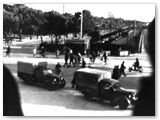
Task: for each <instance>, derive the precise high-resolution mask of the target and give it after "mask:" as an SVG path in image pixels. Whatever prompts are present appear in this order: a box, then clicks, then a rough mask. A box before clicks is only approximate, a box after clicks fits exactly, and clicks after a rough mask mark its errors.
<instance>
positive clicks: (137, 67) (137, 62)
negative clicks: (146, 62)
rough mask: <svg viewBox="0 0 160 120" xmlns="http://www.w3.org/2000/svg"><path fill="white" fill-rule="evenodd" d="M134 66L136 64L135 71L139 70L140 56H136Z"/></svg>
mask: <svg viewBox="0 0 160 120" xmlns="http://www.w3.org/2000/svg"><path fill="white" fill-rule="evenodd" d="M133 66H134V70H135V71H136V70H139V60H138V58H136V61H135V62H134V64H133Z"/></svg>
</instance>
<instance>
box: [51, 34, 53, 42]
mask: <svg viewBox="0 0 160 120" xmlns="http://www.w3.org/2000/svg"><path fill="white" fill-rule="evenodd" d="M51 44H53V35H51Z"/></svg>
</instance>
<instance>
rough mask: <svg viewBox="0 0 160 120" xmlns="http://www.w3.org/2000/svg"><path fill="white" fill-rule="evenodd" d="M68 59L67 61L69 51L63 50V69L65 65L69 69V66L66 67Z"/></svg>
mask: <svg viewBox="0 0 160 120" xmlns="http://www.w3.org/2000/svg"><path fill="white" fill-rule="evenodd" d="M68 59H69V51H68V50H67V49H66V50H65V55H64V61H65V63H64V65H63V67H65V66H66V65H67V67H69V65H68Z"/></svg>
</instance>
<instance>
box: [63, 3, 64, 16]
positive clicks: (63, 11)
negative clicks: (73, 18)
mask: <svg viewBox="0 0 160 120" xmlns="http://www.w3.org/2000/svg"><path fill="white" fill-rule="evenodd" d="M63 14H64V3H63Z"/></svg>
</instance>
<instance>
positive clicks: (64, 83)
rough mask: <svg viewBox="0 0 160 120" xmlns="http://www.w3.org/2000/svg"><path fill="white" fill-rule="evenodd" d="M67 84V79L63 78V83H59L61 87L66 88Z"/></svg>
mask: <svg viewBox="0 0 160 120" xmlns="http://www.w3.org/2000/svg"><path fill="white" fill-rule="evenodd" d="M65 85H66V81H65V80H63V83H61V84H60V85H59V87H60V88H64V86H65Z"/></svg>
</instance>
